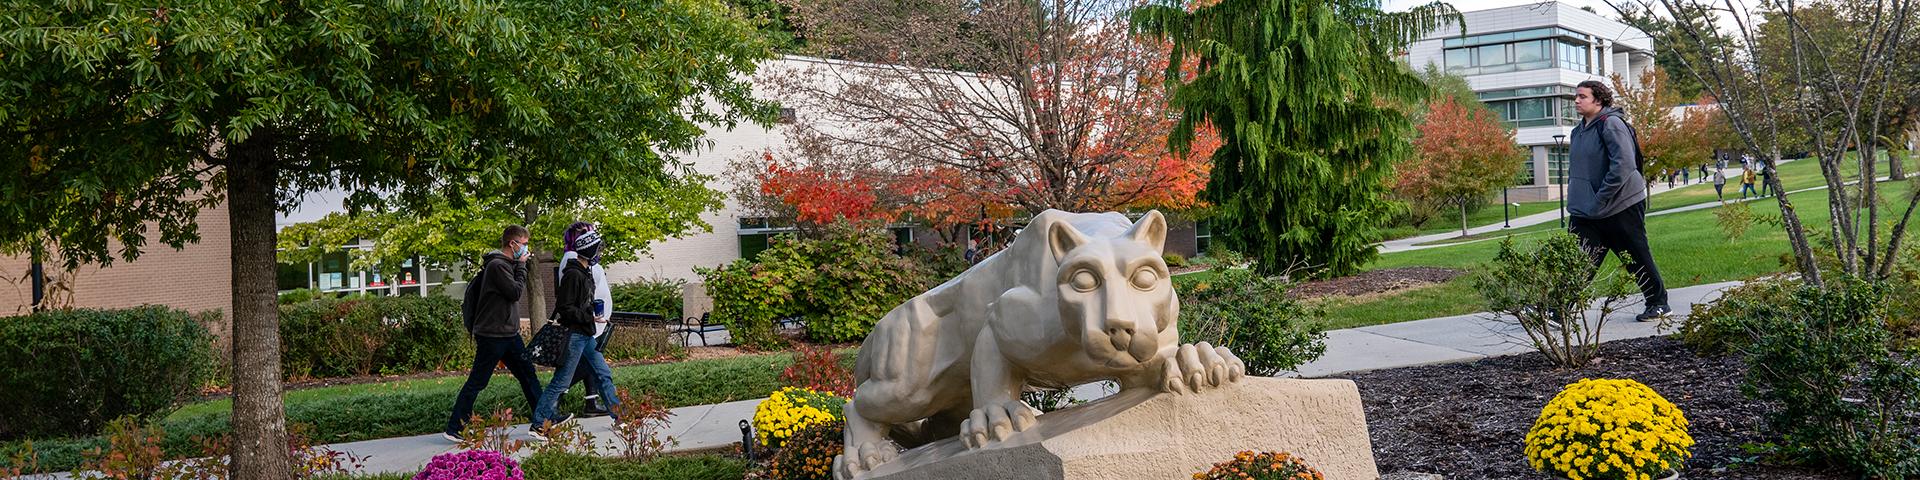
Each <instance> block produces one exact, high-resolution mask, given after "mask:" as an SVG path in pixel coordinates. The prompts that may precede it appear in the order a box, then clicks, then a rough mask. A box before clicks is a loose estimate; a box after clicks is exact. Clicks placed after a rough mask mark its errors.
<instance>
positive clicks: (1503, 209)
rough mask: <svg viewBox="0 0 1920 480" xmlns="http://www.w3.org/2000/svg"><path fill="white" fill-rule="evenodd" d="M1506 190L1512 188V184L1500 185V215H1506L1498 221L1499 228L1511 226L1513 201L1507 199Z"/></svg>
mask: <svg viewBox="0 0 1920 480" xmlns="http://www.w3.org/2000/svg"><path fill="white" fill-rule="evenodd" d="M1508 190H1513V186H1512V185H1508V186H1505V187H1500V215H1501V216H1504V217H1506V219H1505V220H1501V221H1500V228H1513V202H1511V201H1508V200H1507V191H1508Z"/></svg>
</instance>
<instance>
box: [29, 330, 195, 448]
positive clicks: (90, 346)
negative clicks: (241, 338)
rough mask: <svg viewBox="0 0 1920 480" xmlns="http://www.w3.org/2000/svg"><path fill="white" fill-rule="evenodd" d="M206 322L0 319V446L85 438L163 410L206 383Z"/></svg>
mask: <svg viewBox="0 0 1920 480" xmlns="http://www.w3.org/2000/svg"><path fill="white" fill-rule="evenodd" d="M206 315H211V316H218V315H219V313H217V312H215V313H210V314H206ZM209 320H212V319H211V318H207V317H202V318H195V317H194V316H193V315H191V314H188V313H187V312H185V311H181V310H175V309H171V308H166V307H158V306H146V307H138V308H130V309H124V310H53V311H47V312H40V313H35V314H31V315H25V316H18V317H7V318H4V319H0V358H4V359H6V360H5V361H4V362H0V439H15V438H23V437H40V436H55V435H87V434H93V433H95V432H98V431H99V430H100V428H102V427H104V426H106V424H107V422H110V421H112V420H113V419H115V418H118V417H120V416H123V415H133V416H136V417H142V418H146V417H150V416H152V415H153V414H155V413H159V412H161V411H163V410H166V409H168V408H169V407H172V406H173V405H174V402H176V401H179V400H181V399H184V398H187V397H188V396H191V395H193V394H194V393H195V392H196V391H197V389H198V388H199V387H200V386H201V385H203V384H205V383H207V381H208V379H209V378H210V377H211V376H212V373H213V365H214V354H213V335H212V334H211V333H208V332H207V328H206V326H205V324H204V323H202V322H203V321H209Z"/></svg>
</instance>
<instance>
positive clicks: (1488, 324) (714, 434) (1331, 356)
mask: <svg viewBox="0 0 1920 480" xmlns="http://www.w3.org/2000/svg"><path fill="white" fill-rule="evenodd" d="M1737 284H1738V282H1727V283H1716V284H1710V285H1698V286H1692V287H1685V288H1676V289H1673V290H1671V291H1670V292H1669V294H1668V295H1669V298H1670V300H1671V303H1672V306H1673V309H1674V312H1673V315H1674V316H1675V318H1681V317H1684V316H1685V315H1687V314H1689V313H1690V312H1692V309H1693V306H1694V305H1695V304H1700V303H1706V302H1710V301H1712V300H1713V299H1716V298H1718V297H1719V295H1720V291H1721V290H1723V289H1726V288H1727V287H1731V286H1733V285H1737ZM1639 311H1640V308H1639V305H1637V304H1636V305H1632V306H1629V307H1627V308H1626V309H1625V311H1620V312H1615V313H1614V314H1613V315H1612V316H1611V317H1609V318H1608V319H1607V320H1608V321H1607V324H1606V327H1605V328H1603V329H1602V330H1601V332H1602V337H1601V338H1602V339H1603V340H1607V341H1612V340H1619V339H1627V338H1640V337H1647V336H1653V335H1657V334H1659V332H1657V331H1656V329H1657V327H1658V324H1657V323H1655V322H1648V323H1642V322H1635V321H1633V316H1634V314H1637V313H1639ZM1525 338H1526V337H1525V334H1524V333H1521V332H1520V331H1519V330H1518V327H1516V326H1514V325H1511V324H1508V323H1503V322H1499V321H1495V320H1493V319H1492V317H1491V316H1490V315H1488V314H1484V313H1482V314H1473V315H1460V316H1453V317H1443V318H1433V319H1427V320H1417V321H1411V322H1402V323H1395V324H1389V325H1376V326H1371V327H1360V328H1349V329H1343V330H1334V331H1331V332H1328V334H1327V351H1326V355H1323V356H1321V357H1320V359H1318V360H1315V361H1313V362H1312V363H1308V364H1306V365H1304V366H1302V367H1301V368H1300V369H1299V373H1298V374H1297V375H1298V376H1302V377H1326V376H1334V375H1339V374H1343V373H1351V372H1358V371H1365V370H1377V369H1385V368H1398V367H1407V366H1415V365H1426V364H1434V363H1446V362H1460V361H1471V360H1476V359H1480V358H1486V357H1492V356H1499V355H1512V354H1517V353H1525V352H1529V351H1532V347H1530V346H1528V345H1526V344H1525V341H1526V340H1525ZM1106 390H1108V388H1105V387H1103V386H1102V385H1099V384H1089V385H1082V386H1081V387H1080V388H1076V389H1075V391H1074V395H1075V396H1076V397H1079V398H1081V399H1093V398H1099V397H1102V396H1105V395H1107V394H1108V393H1110V392H1108V391H1106ZM759 402H760V399H752V400H742V401H737V402H728V403H722V404H717V405H699V406H692V407H682V408H676V409H673V417H672V419H671V421H670V425H669V426H668V427H667V428H666V429H664V430H665V432H666V434H667V435H670V436H672V437H674V438H675V439H677V440H678V441H679V444H678V445H676V446H674V447H673V448H670V449H669V451H679V452H684V451H698V450H716V449H731V448H732V446H733V444H735V443H738V442H740V441H741V432H740V422H741V421H742V420H749V419H751V418H753V410H754V407H755V406H757V405H758V404H759ZM579 423H580V425H581V426H582V427H583V428H584V429H585V430H586V431H587V432H590V433H592V434H594V435H595V436H596V437H601V438H602V439H603V441H606V440H604V439H608V438H610V437H612V433H611V429H610V425H611V420H609V419H607V418H606V417H600V418H589V419H583V420H579ZM512 434H513V435H514V436H515V438H520V439H525V438H527V437H526V425H517V426H515V427H514V428H513V432H512ZM606 446H607V447H608V448H612V447H614V445H613V444H612V443H611V442H610V441H608V442H607V444H606ZM329 447H331V448H333V449H334V450H337V451H341V452H345V453H350V454H353V455H355V456H358V457H364V458H365V459H366V460H365V462H364V465H363V466H362V469H361V470H362V472H413V471H418V470H419V469H420V468H421V467H423V466H425V465H426V463H427V461H428V460H429V459H431V458H433V456H434V455H438V454H441V453H445V452H449V451H453V450H454V446H453V444H452V443H451V442H448V441H446V440H445V439H442V438H440V435H439V434H432V435H420V436H413V437H400V438H388V439H381V440H369V441H364V442H353V443H342V444H334V445H329Z"/></svg>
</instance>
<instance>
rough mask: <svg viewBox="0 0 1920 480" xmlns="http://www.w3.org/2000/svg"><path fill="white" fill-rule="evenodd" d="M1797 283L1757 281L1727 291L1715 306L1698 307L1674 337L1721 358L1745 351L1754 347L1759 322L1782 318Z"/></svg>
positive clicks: (1777, 280)
mask: <svg viewBox="0 0 1920 480" xmlns="http://www.w3.org/2000/svg"><path fill="white" fill-rule="evenodd" d="M1797 285H1798V282H1797V281H1794V280H1789V279H1784V278H1777V279H1755V280H1752V281H1748V282H1747V283H1744V284H1741V285H1738V286H1735V287H1733V288H1729V289H1727V290H1726V291H1725V292H1722V293H1721V294H1720V298H1719V299H1717V300H1714V302H1713V303H1710V304H1705V305H1696V306H1694V307H1693V314H1691V315H1688V316H1687V317H1686V319H1685V320H1684V321H1682V322H1681V323H1680V324H1679V328H1678V329H1676V333H1675V337H1677V338H1679V339H1680V341H1681V342H1685V343H1686V344H1687V346H1689V347H1693V349H1694V350H1696V351H1699V352H1701V353H1706V354H1721V353H1727V352H1733V351H1739V350H1744V349H1745V348H1746V346H1747V345H1749V344H1752V343H1753V336H1754V334H1755V333H1756V332H1755V330H1754V328H1755V326H1756V321H1757V320H1756V319H1758V318H1762V317H1772V316H1779V315H1783V314H1785V313H1784V309H1785V308H1786V307H1787V304H1788V302H1789V300H1791V298H1792V293H1793V290H1794V289H1795V288H1797Z"/></svg>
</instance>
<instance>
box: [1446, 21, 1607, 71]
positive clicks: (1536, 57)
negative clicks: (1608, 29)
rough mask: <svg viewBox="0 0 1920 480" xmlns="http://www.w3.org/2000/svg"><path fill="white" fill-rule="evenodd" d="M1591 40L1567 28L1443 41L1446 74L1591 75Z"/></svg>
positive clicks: (1541, 29) (1493, 34)
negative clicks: (1567, 72) (1529, 72)
mask: <svg viewBox="0 0 1920 480" xmlns="http://www.w3.org/2000/svg"><path fill="white" fill-rule="evenodd" d="M1591 41H1592V39H1591V38H1589V37H1588V36H1586V35H1583V34H1580V33H1577V32H1574V31H1572V30H1567V29H1564V28H1536V29H1532V30H1522V31H1518V32H1504V33H1492V34H1485V35H1474V36H1468V37H1459V38H1449V39H1446V40H1445V41H1443V42H1442V43H1443V45H1444V46H1445V48H1446V52H1445V60H1446V62H1447V64H1446V69H1447V73H1451V74H1455V75H1484V74H1490V73H1505V72H1517V71H1525V70H1542V69H1548V68H1555V67H1558V68H1566V69H1571V70H1578V71H1581V72H1588V71H1589V70H1588V69H1587V67H1588V66H1589V65H1591V64H1592V62H1591V60H1590V59H1589V55H1590V53H1589V52H1587V47H1586V44H1587V43H1589V42H1591Z"/></svg>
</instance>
